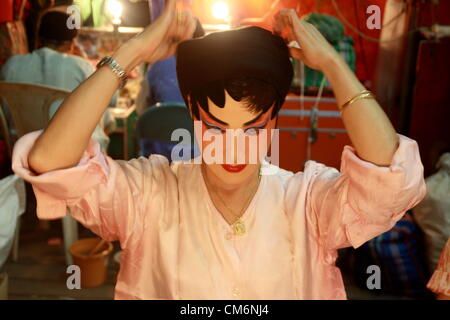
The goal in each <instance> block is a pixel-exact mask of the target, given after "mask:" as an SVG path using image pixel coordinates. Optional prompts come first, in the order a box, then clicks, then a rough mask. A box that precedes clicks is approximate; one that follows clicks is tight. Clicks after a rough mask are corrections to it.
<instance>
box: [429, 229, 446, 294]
mask: <svg viewBox="0 0 450 320" xmlns="http://www.w3.org/2000/svg"><path fill="white" fill-rule="evenodd" d="M427 287H428V289H430V290H431V291H433V292H434V293H435V294H436V295H437V298H438V299H439V300H450V238H448V240H447V244H446V245H445V247H444V249H443V250H442V253H441V258H440V260H439V263H438V266H437V268H436V270H435V271H434V273H433V276H432V277H431V279H430V281H428V284H427Z"/></svg>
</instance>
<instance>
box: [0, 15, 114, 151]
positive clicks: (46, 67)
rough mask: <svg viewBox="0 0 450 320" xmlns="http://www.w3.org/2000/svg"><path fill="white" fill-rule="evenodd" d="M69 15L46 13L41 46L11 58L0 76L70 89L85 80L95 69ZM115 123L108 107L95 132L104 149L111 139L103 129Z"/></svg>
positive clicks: (55, 106) (42, 20) (6, 78)
mask: <svg viewBox="0 0 450 320" xmlns="http://www.w3.org/2000/svg"><path fill="white" fill-rule="evenodd" d="M68 18H69V15H68V14H66V13H64V12H61V11H49V12H47V13H45V14H44V15H43V17H42V19H41V23H40V26H39V30H38V49H36V50H34V51H33V52H31V53H29V54H25V55H17V56H13V57H11V58H9V59H8V60H7V61H6V63H5V65H4V66H3V67H2V69H1V71H0V80H2V81H9V82H25V83H33V84H38V85H45V86H52V87H56V88H60V89H63V90H68V91H72V90H74V89H75V88H76V87H78V85H79V84H80V83H82V82H83V81H84V80H86V79H87V78H88V77H89V76H90V75H91V74H92V73H93V72H94V71H95V69H94V67H93V66H92V65H91V64H90V63H89V62H88V61H87V60H85V59H83V58H81V57H80V54H81V53H82V50H81V49H80V48H78V47H77V45H76V43H75V41H74V40H75V38H76V36H77V34H78V30H77V29H68V28H67V26H66V21H67V19H68ZM115 97H116V96H114V97H113V98H112V99H111V102H110V105H115V100H116V99H115ZM60 104H61V101H58V102H55V103H54V104H53V105H52V106H51V108H50V115H49V116H50V117H52V116H53V115H54V114H55V112H56V110H57V109H58V107H59V105H60ZM114 124H115V122H114V118H113V117H112V116H111V114H110V113H109V110H108V109H106V111H105V113H104V115H103V117H102V118H101V119H100V122H99V124H98V125H97V127H96V129H95V130H94V133H93V135H92V137H93V138H94V139H95V140H96V141H98V142H99V143H100V146H101V148H102V149H103V150H107V146H108V143H109V138H108V136H107V135H106V134H105V131H104V129H108V130H113V129H114V128H113V127H114Z"/></svg>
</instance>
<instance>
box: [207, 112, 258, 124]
mask: <svg viewBox="0 0 450 320" xmlns="http://www.w3.org/2000/svg"><path fill="white" fill-rule="evenodd" d="M205 113H206V114H207V115H208V116H210V117H211V119H213V120H214V121H216V122H218V123H220V124H223V125H225V126H229V124H228V123H226V122H225V121H222V120H220V119H217V118H216V117H214V116H213V115H212V114H211V113H210V112H206V111H205ZM263 114H264V111H262V112H261V113H260V114H259V115H257V116H256V118H254V119H252V120H250V121H247V122H246V123H244V127H246V126H248V125H251V124H253V123H255V122H256V121H258V120H259V119H260V118H261V116H262V115H263Z"/></svg>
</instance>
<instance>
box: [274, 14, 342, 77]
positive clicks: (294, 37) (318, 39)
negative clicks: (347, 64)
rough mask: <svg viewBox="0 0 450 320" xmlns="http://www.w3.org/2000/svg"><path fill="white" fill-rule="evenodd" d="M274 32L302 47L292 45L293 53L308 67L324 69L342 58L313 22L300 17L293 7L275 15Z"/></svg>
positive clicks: (291, 50)
mask: <svg viewBox="0 0 450 320" xmlns="http://www.w3.org/2000/svg"><path fill="white" fill-rule="evenodd" d="M273 29H274V32H275V33H277V34H280V35H281V36H285V37H286V38H287V40H288V41H289V43H290V42H292V41H296V42H297V43H298V44H299V46H300V48H295V47H290V48H289V50H290V52H291V55H292V56H293V57H294V58H296V59H298V60H301V61H303V62H304V63H305V64H306V65H307V66H308V67H310V68H313V69H316V70H320V71H324V70H326V67H327V65H329V63H330V62H332V61H335V60H339V59H342V58H341V56H340V55H339V53H338V52H337V51H336V50H335V49H334V48H333V47H332V46H331V44H330V43H329V42H328V41H327V40H326V39H325V38H324V36H322V34H321V33H320V32H319V30H317V29H316V27H314V26H313V25H312V24H311V23H308V22H306V21H304V20H303V19H299V18H298V16H297V13H296V12H295V10H293V9H282V10H280V11H279V12H278V13H277V14H276V15H275V20H274V25H273Z"/></svg>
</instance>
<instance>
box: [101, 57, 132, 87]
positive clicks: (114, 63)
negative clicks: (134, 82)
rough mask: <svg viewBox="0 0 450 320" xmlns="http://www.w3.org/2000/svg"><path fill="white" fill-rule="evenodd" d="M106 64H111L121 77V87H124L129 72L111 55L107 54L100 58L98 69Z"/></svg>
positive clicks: (116, 73) (112, 68)
mask: <svg viewBox="0 0 450 320" xmlns="http://www.w3.org/2000/svg"><path fill="white" fill-rule="evenodd" d="M105 65H107V66H109V67H110V68H111V70H112V71H113V72H114V74H115V75H116V76H118V77H119V80H120V85H119V88H120V89H122V88H123V87H124V86H125V84H126V83H127V80H128V76H127V73H126V72H125V71H124V70H123V68H122V67H121V66H120V64H118V63H117V61H116V60H114V59H113V58H111V57H109V56H105V57H103V58H102V60H100V62H99V63H98V64H97V69H98V68H101V67H103V66H105Z"/></svg>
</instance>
